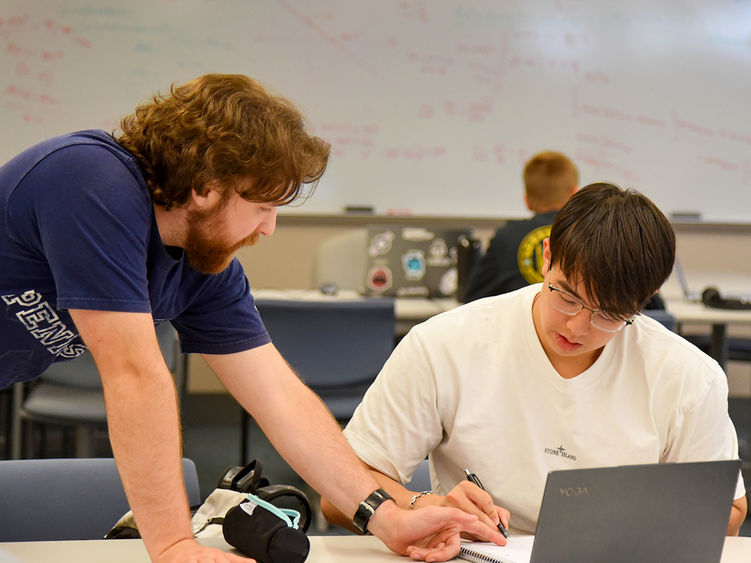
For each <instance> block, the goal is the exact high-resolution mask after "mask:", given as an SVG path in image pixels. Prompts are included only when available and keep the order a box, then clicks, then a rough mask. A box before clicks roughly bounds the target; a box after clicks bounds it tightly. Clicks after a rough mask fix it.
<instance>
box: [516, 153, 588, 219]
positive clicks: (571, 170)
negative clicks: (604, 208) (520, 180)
mask: <svg viewBox="0 0 751 563" xmlns="http://www.w3.org/2000/svg"><path fill="white" fill-rule="evenodd" d="M578 185H579V170H578V169H577V168H576V165H575V164H574V163H573V162H572V161H571V159H570V158H568V157H567V156H566V155H564V154H561V153H559V152H555V151H544V152H541V153H538V154H536V155H535V156H533V157H532V158H531V159H530V160H529V161H528V162H527V164H526V165H525V166H524V189H525V191H526V193H527V199H528V200H529V205H530V207H532V208H533V209H534V208H545V209H560V208H561V207H562V206H563V204H564V203H566V200H567V199H568V198H569V196H570V195H571V192H572V190H573V189H574V188H576V186H578Z"/></svg>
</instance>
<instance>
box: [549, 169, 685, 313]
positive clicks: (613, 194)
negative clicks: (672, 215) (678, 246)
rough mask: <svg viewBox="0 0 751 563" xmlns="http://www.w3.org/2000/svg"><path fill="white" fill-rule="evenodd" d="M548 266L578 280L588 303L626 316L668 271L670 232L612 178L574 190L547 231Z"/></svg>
mask: <svg viewBox="0 0 751 563" xmlns="http://www.w3.org/2000/svg"><path fill="white" fill-rule="evenodd" d="M550 252H551V267H552V266H553V265H557V266H558V267H559V268H560V269H561V271H562V273H563V275H564V276H565V277H566V278H567V279H568V280H569V281H570V282H571V283H579V282H581V283H582V284H583V285H584V289H585V291H586V292H587V297H588V298H589V299H590V300H592V302H593V306H594V307H597V308H599V309H602V310H603V311H606V312H608V313H613V314H617V315H621V316H623V317H628V316H630V315H633V314H635V313H637V312H638V311H639V310H640V309H642V307H643V306H644V305H645V304H646V302H647V301H648V300H649V298H650V297H651V296H652V294H653V293H654V292H655V291H657V290H658V289H659V288H660V286H661V285H662V284H663V283H664V282H665V280H666V279H667V278H668V276H669V275H670V272H671V271H672V269H673V262H674V260H675V233H674V232H673V228H672V226H671V225H670V222H669V221H668V219H667V218H666V217H665V215H663V213H662V212H661V211H660V210H659V209H658V208H657V206H656V205H655V204H654V203H652V202H651V201H650V200H649V199H648V198H647V197H645V196H644V195H642V194H640V193H639V192H637V191H635V190H623V189H621V188H619V187H617V186H614V185H612V184H604V183H601V184H590V185H589V186H586V187H584V188H582V189H580V190H579V191H578V192H576V193H575V194H574V195H573V196H572V197H571V198H570V199H569V200H568V202H566V204H565V205H564V206H563V207H562V208H561V210H560V211H559V212H558V214H557V215H556V217H555V221H554V222H553V226H552V229H551V232H550Z"/></svg>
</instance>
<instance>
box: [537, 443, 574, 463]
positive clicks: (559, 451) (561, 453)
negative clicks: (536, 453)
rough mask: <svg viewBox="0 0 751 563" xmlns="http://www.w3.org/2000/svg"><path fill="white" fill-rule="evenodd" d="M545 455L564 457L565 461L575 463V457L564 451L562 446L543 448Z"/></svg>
mask: <svg viewBox="0 0 751 563" xmlns="http://www.w3.org/2000/svg"><path fill="white" fill-rule="evenodd" d="M545 453H546V454H548V455H555V456H558V457H565V458H566V459H570V460H571V461H576V456H575V455H574V454H570V453H568V452H567V451H566V448H564V447H563V444H561V445H560V446H558V447H557V448H555V449H553V448H545Z"/></svg>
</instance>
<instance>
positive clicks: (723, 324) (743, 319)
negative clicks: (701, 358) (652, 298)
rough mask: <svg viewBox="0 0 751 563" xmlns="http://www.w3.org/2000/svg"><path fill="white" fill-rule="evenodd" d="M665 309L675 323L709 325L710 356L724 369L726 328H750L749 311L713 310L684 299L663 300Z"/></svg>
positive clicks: (726, 346) (726, 350)
mask: <svg viewBox="0 0 751 563" xmlns="http://www.w3.org/2000/svg"><path fill="white" fill-rule="evenodd" d="M665 307H666V308H667V310H668V311H669V312H670V313H672V314H673V316H675V320H676V322H677V323H678V324H679V325H680V324H682V323H705V324H709V325H711V327H712V329H711V337H712V338H711V344H710V352H709V354H710V356H712V357H713V358H714V359H715V360H717V362H718V363H719V364H720V366H722V368H723V369H725V366H726V364H727V359H728V345H727V328H728V326H731V325H736V326H751V310H740V311H737V310H732V309H715V308H713V307H707V306H705V305H703V304H702V303H696V302H691V301H687V300H685V299H680V298H678V299H676V298H669V297H666V298H665Z"/></svg>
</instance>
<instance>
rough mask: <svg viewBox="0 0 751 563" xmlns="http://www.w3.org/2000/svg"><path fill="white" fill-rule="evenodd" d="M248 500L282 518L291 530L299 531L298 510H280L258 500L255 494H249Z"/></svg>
mask: <svg viewBox="0 0 751 563" xmlns="http://www.w3.org/2000/svg"><path fill="white" fill-rule="evenodd" d="M246 498H247V499H248V500H249V501H251V502H254V503H256V504H257V505H258V506H260V507H261V508H265V509H266V510H268V511H269V512H271V513H272V514H274V515H276V516H277V517H278V518H281V519H282V521H283V522H285V523H286V524H287V526H288V527H289V528H294V529H295V530H297V529H298V525H299V524H300V513H299V512H298V511H297V510H293V509H291V508H279V507H278V506H274V505H273V504H271V503H270V502H268V501H265V500H263V499H260V498H258V497H257V496H256V495H254V494H253V493H248V496H247V497H246Z"/></svg>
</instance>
